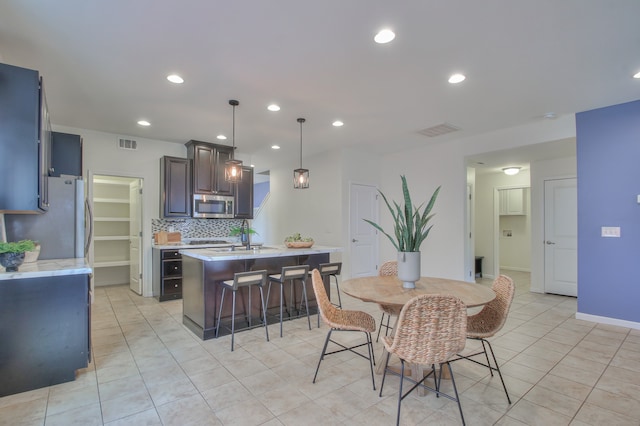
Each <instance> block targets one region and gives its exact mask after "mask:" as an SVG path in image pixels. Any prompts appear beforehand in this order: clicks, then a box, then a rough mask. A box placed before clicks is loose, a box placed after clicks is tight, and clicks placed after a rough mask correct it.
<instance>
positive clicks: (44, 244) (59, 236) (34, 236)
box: [5, 175, 87, 260]
mask: <svg viewBox="0 0 640 426" xmlns="http://www.w3.org/2000/svg"><path fill="white" fill-rule="evenodd" d="M48 180H49V210H47V212H45V213H42V214H5V226H6V229H7V240H8V241H19V240H24V239H30V240H34V241H37V242H39V243H40V246H41V247H40V257H39V259H42V260H44V259H67V258H73V257H85V256H86V245H87V244H86V241H85V192H84V181H83V180H82V178H79V177H76V176H64V175H63V176H61V177H49V178H48Z"/></svg>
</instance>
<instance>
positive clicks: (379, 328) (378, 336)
mask: <svg viewBox="0 0 640 426" xmlns="http://www.w3.org/2000/svg"><path fill="white" fill-rule="evenodd" d="M383 321H384V312H383V313H382V316H381V317H380V325H379V326H378V335H377V336H376V343H378V340H379V339H380V330H382V322H383Z"/></svg>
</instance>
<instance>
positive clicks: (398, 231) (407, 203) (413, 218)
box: [364, 175, 440, 252]
mask: <svg viewBox="0 0 640 426" xmlns="http://www.w3.org/2000/svg"><path fill="white" fill-rule="evenodd" d="M400 178H401V179H402V194H403V196H404V203H403V204H402V205H400V204H398V203H397V202H395V201H394V202H393V206H391V204H390V203H389V200H387V197H386V196H385V195H384V194H383V193H382V191H380V190H378V192H379V193H380V195H382V199H383V200H384V202H385V204H386V205H387V208H388V209H389V212H390V213H391V216H392V217H393V224H394V225H393V233H394V235H395V238H393V237H392V236H391V235H390V234H389V233H387V232H386V231H385V230H384V229H382V227H381V226H380V225H378V224H377V223H375V222H373V221H371V220H369V219H364V221H365V222H367V223H369V224H370V225H371V226H373V227H374V228H376V229H377V230H379V231H380V232H382V233H383V234H384V235H386V236H387V238H389V241H391V244H393V246H394V247H395V248H396V250H398V251H399V252H417V251H420V245H421V244H422V242H423V241H424V240H425V239H426V238H427V236H428V235H429V232H430V231H431V228H433V225H431V226H429V227H427V225H428V224H429V221H430V220H431V218H432V217H433V216H434V215H433V214H431V209H432V208H433V205H434V204H435V202H436V198H437V197H438V193H439V192H440V186H439V187H438V188H436V190H435V191H434V192H433V195H431V199H430V200H429V203H428V204H427V205H426V206H425V205H424V203H422V204H420V205H419V206H418V207H414V206H413V204H412V202H411V195H410V194H409V187H408V186H407V178H406V177H405V176H404V175H403V176H400Z"/></svg>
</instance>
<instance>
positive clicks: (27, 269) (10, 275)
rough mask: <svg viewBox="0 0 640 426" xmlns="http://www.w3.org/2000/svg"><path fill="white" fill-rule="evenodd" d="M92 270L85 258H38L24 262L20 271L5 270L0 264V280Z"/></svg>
mask: <svg viewBox="0 0 640 426" xmlns="http://www.w3.org/2000/svg"><path fill="white" fill-rule="evenodd" d="M91 272H92V270H91V267H90V266H89V263H88V262H87V260H86V259H85V258H80V257H78V258H72V259H50V260H38V261H37V262H33V263H23V264H22V265H20V266H19V267H18V272H5V270H4V268H3V267H1V266H0V281H2V280H14V279H23V278H41V277H57V276H62V275H78V274H90V273H91Z"/></svg>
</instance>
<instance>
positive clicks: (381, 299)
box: [340, 276, 496, 395]
mask: <svg viewBox="0 0 640 426" xmlns="http://www.w3.org/2000/svg"><path fill="white" fill-rule="evenodd" d="M340 290H341V291H343V292H344V293H346V294H348V295H349V296H352V297H355V298H356V299H360V300H362V301H364V302H372V303H377V304H384V305H397V306H398V310H400V309H401V307H402V306H404V305H405V304H406V303H407V302H408V301H409V300H411V299H412V298H414V297H416V296H419V295H422V294H446V295H451V296H455V297H457V298H459V299H460V300H462V303H464V304H465V306H466V307H467V308H474V307H478V306H483V305H486V304H487V303H489V302H491V301H492V300H493V299H495V297H496V293H495V292H494V291H493V290H492V289H491V288H490V287H486V286H483V285H480V284H476V283H468V282H466V281H458V280H452V279H448V278H434V277H420V280H418V281H416V286H415V288H412V289H406V288H404V287H403V286H402V281H400V280H399V279H398V277H397V276H371V277H359V278H351V279H348V280H345V281H343V282H342V283H341V284H340ZM397 320H398V318H397V317H396V322H397ZM394 328H395V324H394ZM385 358H386V349H384V348H383V351H382V356H381V357H380V358H379V359H380V362H379V363H378V365H377V366H376V373H377V374H382V372H383V369H384V362H383V360H384V359H385ZM411 370H412V374H411V375H412V376H413V378H414V380H418V379H419V377H421V375H422V374H423V372H422V366H412V368H411ZM417 390H418V394H419V395H424V391H423V389H417Z"/></svg>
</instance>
